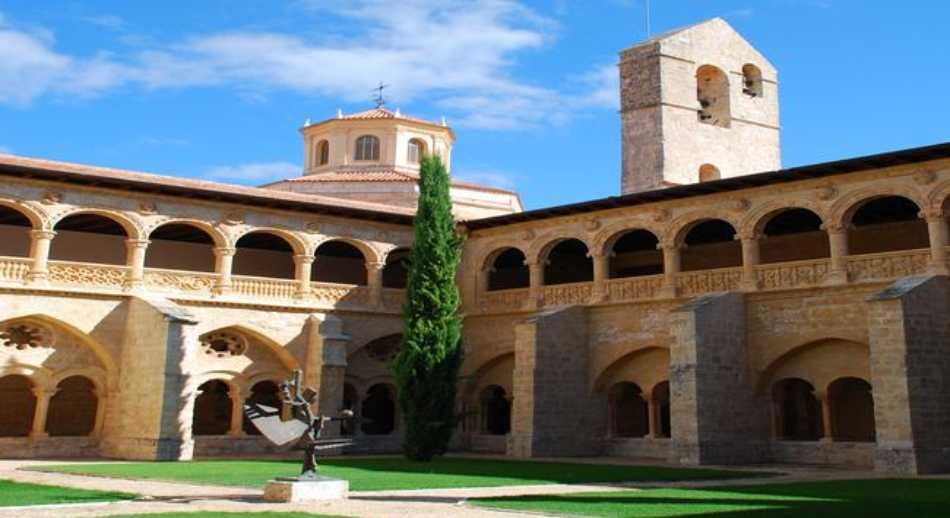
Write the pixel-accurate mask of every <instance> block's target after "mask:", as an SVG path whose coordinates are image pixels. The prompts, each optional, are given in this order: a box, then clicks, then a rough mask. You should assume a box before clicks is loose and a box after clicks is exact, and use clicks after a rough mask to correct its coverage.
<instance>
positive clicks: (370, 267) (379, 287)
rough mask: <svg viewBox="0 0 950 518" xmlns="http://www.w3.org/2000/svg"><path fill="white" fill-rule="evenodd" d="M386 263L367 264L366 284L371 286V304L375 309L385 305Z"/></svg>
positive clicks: (368, 262)
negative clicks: (384, 271)
mask: <svg viewBox="0 0 950 518" xmlns="http://www.w3.org/2000/svg"><path fill="white" fill-rule="evenodd" d="M385 267H386V263H383V262H378V261H377V262H370V261H367V262H366V284H367V285H368V286H369V303H370V305H371V306H373V307H374V308H378V307H381V306H382V305H383V268H385Z"/></svg>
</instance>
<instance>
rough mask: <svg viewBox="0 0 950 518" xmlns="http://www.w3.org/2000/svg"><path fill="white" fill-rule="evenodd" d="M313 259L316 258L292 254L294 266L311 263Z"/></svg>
mask: <svg viewBox="0 0 950 518" xmlns="http://www.w3.org/2000/svg"><path fill="white" fill-rule="evenodd" d="M314 259H316V257H315V256H313V255H310V254H294V263H296V264H302V263H303V264H309V263H313V260H314Z"/></svg>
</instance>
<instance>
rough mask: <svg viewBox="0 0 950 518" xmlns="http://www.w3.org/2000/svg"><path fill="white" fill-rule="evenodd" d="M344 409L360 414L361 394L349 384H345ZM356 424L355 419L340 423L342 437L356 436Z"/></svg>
mask: <svg viewBox="0 0 950 518" xmlns="http://www.w3.org/2000/svg"><path fill="white" fill-rule="evenodd" d="M343 409H344V410H350V411H352V412H354V413H358V412H359V394H358V393H357V392H356V387H354V386H353V385H350V384H349V383H344V384H343ZM355 423H356V422H355V421H354V420H353V419H346V420H344V421H342V422H340V435H347V436H349V435H354V434H355V433H356V427H355Z"/></svg>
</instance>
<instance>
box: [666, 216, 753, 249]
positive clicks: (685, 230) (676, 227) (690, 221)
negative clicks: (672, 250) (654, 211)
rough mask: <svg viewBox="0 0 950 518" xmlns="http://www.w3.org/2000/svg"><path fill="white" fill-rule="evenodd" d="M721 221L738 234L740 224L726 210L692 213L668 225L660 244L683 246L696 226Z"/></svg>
mask: <svg viewBox="0 0 950 518" xmlns="http://www.w3.org/2000/svg"><path fill="white" fill-rule="evenodd" d="M714 219H721V220H722V221H725V222H726V223H728V224H730V225H732V228H734V229H736V232H737V233H738V229H739V228H740V227H739V222H738V221H736V219H735V216H734V215H733V214H732V213H730V212H728V211H724V210H710V211H692V212H689V213H687V214H683V215H682V216H680V217H678V218H676V219H674V220H673V221H672V222H670V224H669V225H667V227H666V229H664V231H663V234H662V235H659V234H658V237H660V243H663V244H671V245H673V246H677V247H678V246H682V245H683V240H684V239H685V238H686V235H687V234H689V231H690V230H692V229H693V227H695V226H696V225H699V224H700V223H704V222H706V221H710V220H714Z"/></svg>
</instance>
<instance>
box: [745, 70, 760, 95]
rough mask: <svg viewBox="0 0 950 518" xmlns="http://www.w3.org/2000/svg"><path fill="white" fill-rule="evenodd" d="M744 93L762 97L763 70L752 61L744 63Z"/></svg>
mask: <svg viewBox="0 0 950 518" xmlns="http://www.w3.org/2000/svg"><path fill="white" fill-rule="evenodd" d="M742 93H744V94H746V95H748V96H751V97H762V71H761V70H759V67H757V66H755V65H753V64H751V63H746V64H745V65H742Z"/></svg>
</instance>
